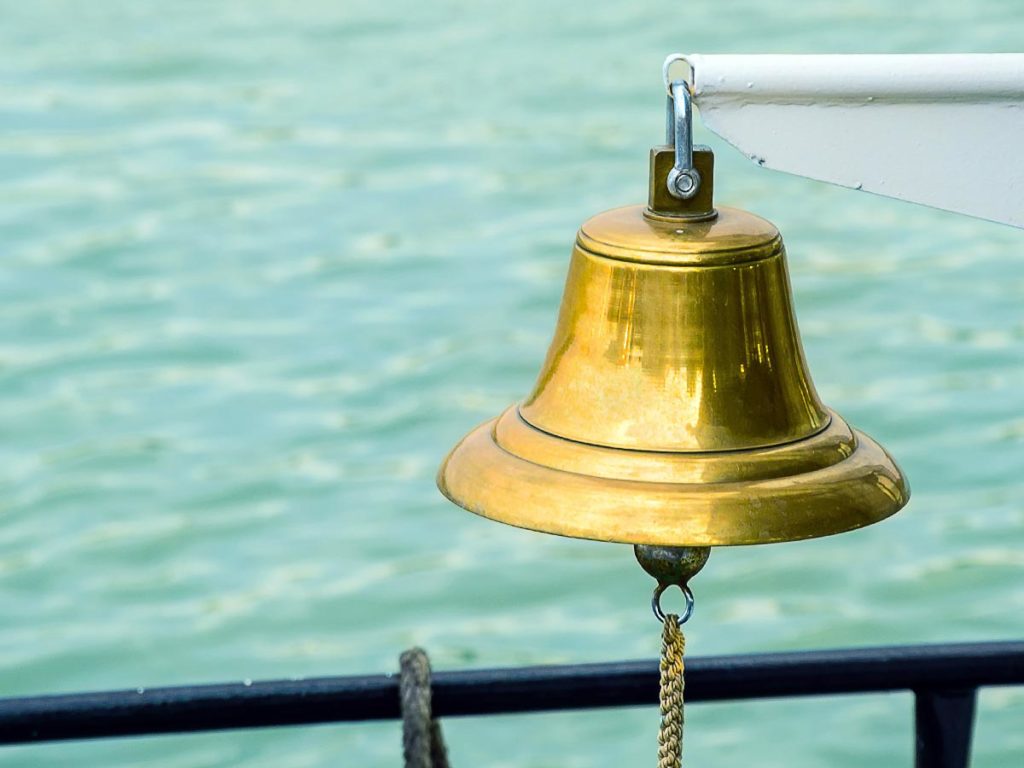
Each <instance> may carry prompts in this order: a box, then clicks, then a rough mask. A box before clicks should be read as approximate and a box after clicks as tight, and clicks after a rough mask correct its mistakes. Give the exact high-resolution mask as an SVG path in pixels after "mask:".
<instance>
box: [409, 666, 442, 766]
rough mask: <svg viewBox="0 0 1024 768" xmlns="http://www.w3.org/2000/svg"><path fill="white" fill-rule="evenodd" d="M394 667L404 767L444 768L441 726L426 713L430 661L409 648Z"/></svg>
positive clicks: (427, 707) (428, 703) (428, 694)
mask: <svg viewBox="0 0 1024 768" xmlns="http://www.w3.org/2000/svg"><path fill="white" fill-rule="evenodd" d="M398 664H399V669H400V673H399V678H398V694H399V699H400V702H401V706H402V754H403V756H404V758H405V768H448V752H447V750H446V749H445V745H444V737H443V736H442V735H441V724H440V723H439V722H437V721H436V720H435V719H434V718H433V716H432V715H431V712H430V660H429V659H428V658H427V654H426V651H424V650H423V649H422V648H410V649H409V650H408V651H405V652H404V653H403V654H402V655H401V657H400V658H399V660H398Z"/></svg>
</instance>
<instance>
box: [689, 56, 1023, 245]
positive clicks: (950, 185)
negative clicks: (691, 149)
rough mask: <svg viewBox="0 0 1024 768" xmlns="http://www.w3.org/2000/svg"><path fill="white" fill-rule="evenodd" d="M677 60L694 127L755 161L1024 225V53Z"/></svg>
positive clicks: (847, 185) (739, 57) (882, 193)
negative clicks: (686, 82) (683, 68)
mask: <svg viewBox="0 0 1024 768" xmlns="http://www.w3.org/2000/svg"><path fill="white" fill-rule="evenodd" d="M685 61H686V62H687V63H688V64H689V66H690V68H691V72H690V85H691V89H692V92H693V98H694V101H695V103H696V105H697V107H698V109H699V110H700V115H701V118H702V120H703V122H704V124H705V125H706V126H707V127H708V128H710V129H711V130H712V131H714V132H715V133H717V134H718V135H719V136H721V137H722V138H723V139H725V140H726V141H728V142H729V143H730V144H732V145H734V146H735V147H736V148H737V149H739V150H740V151H741V152H743V153H744V154H745V155H747V156H748V157H749V158H750V159H751V160H753V161H754V162H756V163H758V164H759V165H763V166H765V167H766V168H774V169H776V170H780V171H786V172H787V173H794V174H797V175H800V176H808V177H810V178H812V179H819V180H821V181H827V182H831V183H833V184H839V185H841V186H844V187H851V188H853V189H863V190H865V191H868V192H874V193H877V194H879V195H886V196H888V197H895V198H899V199H901V200H909V201H911V202H915V203H921V204H923V205H929V206H933V207H935V208H942V209H944V210H948V211H956V212H958V213H965V214H968V215H971V216H977V217H979V218H982V219H989V220H991V221H998V222H1002V223H1005V224H1011V225H1013V226H1016V227H1024V54H955V55H946V54H934V55H821V56H818V55H815V56H785V55H763V56H752V55H744V56H733V55H700V54H693V55H687V56H686V57H685Z"/></svg>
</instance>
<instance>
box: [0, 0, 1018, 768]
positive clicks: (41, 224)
mask: <svg viewBox="0 0 1024 768" xmlns="http://www.w3.org/2000/svg"><path fill="white" fill-rule="evenodd" d="M1022 40H1024V14H1022V11H1021V6H1020V4H1019V3H1018V2H1015V0H977V1H975V2H971V3H964V2H959V1H958V2H954V1H953V0H931V2H927V3H924V2H917V3H915V2H905V3H892V2H887V1H885V0H850V1H849V2H833V3H826V2H805V3H797V2H775V3H765V2H753V1H752V0H734V1H733V2H729V3H723V2H718V3H711V2H688V3H666V2H660V3H659V2H646V1H645V2H628V3H627V2H614V3H612V2H588V3H582V2H574V3H552V2H538V1H537V0H519V2H515V3H495V2H481V3H470V2H458V1H456V0H440V1H439V2H431V3H422V2H419V3H417V2H409V1H408V0H396V1H394V2H387V3H382V2H373V3H371V2H355V1H352V0H346V1H342V2H314V1H313V0H289V1H288V2H274V1H272V0H266V1H264V0H260V1H259V2H242V1H241V0H225V1H224V2H216V3H214V2H162V3H156V2H138V1H136V2H128V1H127V0H104V1H102V2H97V3H90V4H86V3H78V2H71V1H66V2H54V1H52V0H35V1H34V2H7V1H6V0H0V51H2V56H0V253H2V259H0V430H2V434H3V438H2V440H0V695H4V696H13V695H27V694H41V693H57V692H68V691H76V690H85V689H108V688H136V687H142V686H144V687H151V686H160V685H173V684H183V683H190V682H196V683H200V682H214V681H228V680H243V679H267V678H282V677H284V678H287V677H299V676H313V675H330V674H358V673H376V672H387V671H391V670H394V669H395V668H396V666H397V657H398V654H399V653H400V651H401V650H403V649H405V648H407V647H409V646H411V645H413V644H420V645H422V646H424V647H426V648H427V649H428V650H429V652H430V653H431V655H432V659H433V662H434V665H435V667H436V668H438V669H463V668H472V667H483V666H504V665H520V664H544V663H555V662H592V661H608V660H620V659H633V658H652V657H653V656H654V655H655V654H656V653H657V650H658V647H659V626H658V625H657V623H656V622H655V621H654V619H653V618H652V617H651V615H650V613H649V608H648V599H649V594H650V589H651V586H652V583H651V582H650V581H649V579H648V577H647V576H646V575H645V574H643V573H642V572H641V571H640V569H639V568H638V567H637V566H636V564H635V563H634V561H633V556H632V552H631V551H630V549H629V548H628V547H626V546H618V545H611V544H599V543H592V542H584V541H573V540H567V539H561V538H557V537H550V536H542V535H539V534H532V533H528V532H525V531H519V530H516V529H512V528H508V527H505V526H500V525H496V524H493V523H490V522H488V521H485V520H482V519H480V518H477V517H475V516H473V515H469V514H465V513H463V512H461V511H459V510H458V509H456V508H455V507H454V506H452V505H451V504H449V503H448V502H447V501H445V500H444V499H443V498H442V497H441V496H440V495H439V494H438V493H437V491H436V490H435V487H434V474H435V471H436V468H437V465H438V464H439V462H440V460H441V459H442V457H443V456H444V455H445V453H446V452H447V451H448V449H449V448H450V447H451V446H452V445H453V444H454V443H455V441H456V440H457V439H458V438H460V437H461V436H462V435H463V434H464V433H465V432H466V431H468V430H469V429H470V428H471V427H473V426H474V425H475V424H477V423H479V422H481V421H483V420H485V419H487V418H489V417H491V416H492V415H495V414H497V413H498V412H499V411H500V410H501V409H503V408H504V407H505V406H506V405H507V404H508V403H510V402H513V401H515V400H516V399H518V398H520V397H522V396H523V395H524V394H525V393H526V392H527V391H528V389H529V387H530V386H531V384H532V382H533V379H534V376H535V375H536V373H537V371H538V369H539V366H540V363H541V361H542V360H543V357H544V353H545V351H546V349H547V345H548V343H549V341H550V335H551V331H552V329H553V326H554V321H555V315H556V311H557V307H558V302H559V299H560V296H561V290H562V283H563V278H564V274H565V270H566V266H567V261H568V255H569V250H570V247H571V244H572V241H573V236H574V233H575V231H576V228H577V227H578V226H579V224H580V223H581V222H582V221H583V220H584V219H586V218H587V217H588V216H590V215H592V214H594V213H596V212H598V211H601V210H604V209H606V208H610V207H614V206H618V205H623V204H628V203H632V202H639V201H641V200H642V199H643V198H644V195H645V185H646V172H647V170H646V158H647V150H648V148H649V147H650V146H651V145H652V144H655V143H658V142H659V141H660V140H661V134H662V130H663V119H664V115H663V107H664V105H663V95H662V93H663V92H662V90H661V80H660V78H661V72H660V67H661V62H662V59H663V58H664V56H665V55H666V54H668V53H670V52H673V51H677V50H682V51H696V52H702V53H714V52H792V53H799V52H850V53H853V52H963V51H976V52H988V51H991V52H1000V51H1020V50H1021V49H1022V43H1021V41H1022ZM697 138H698V140H699V141H702V142H705V143H709V144H711V145H712V146H713V147H714V148H715V150H716V152H717V155H718V163H719V169H718V173H717V180H716V188H717V193H718V197H719V200H720V202H723V203H725V204H732V205H738V206H741V207H744V208H747V209H750V210H753V211H755V212H757V213H759V214H761V215H763V216H765V217H766V218H769V219H771V220H772V221H774V222H775V223H776V224H777V225H778V226H779V228H780V229H781V230H782V232H783V234H784V236H785V238H786V243H787V246H788V250H789V256H790V267H791V272H792V280H793V284H794V291H795V301H796V310H797V315H798V318H799V322H800V327H801V330H802V335H803V340H804V345H805V348H806V353H807V357H808V360H809V363H810V367H811V371H812V373H813V375H814V379H815V382H816V384H817V387H818V390H819V392H820V393H821V395H822V397H823V399H824V400H825V402H827V403H828V404H829V405H831V406H832V407H834V408H836V409H837V410H838V411H840V412H841V413H843V414H844V415H845V416H846V417H847V418H848V419H849V420H850V422H851V423H853V424H855V425H857V426H858V427H860V428H862V429H863V430H865V431H866V432H868V433H869V434H871V435H873V436H874V437H875V438H877V439H878V440H879V441H881V442H882V443H883V444H884V445H885V446H886V447H887V448H889V449H890V451H891V452H892V453H893V454H894V455H895V456H896V457H897V459H898V460H899V461H900V463H901V465H902V466H903V468H904V469H905V470H906V471H907V473H908V474H909V476H910V479H911V483H912V486H913V490H914V496H913V499H912V501H911V503H910V505H909V507H908V508H907V509H906V510H905V511H904V512H902V513H901V514H899V515H897V516H896V517H894V518H892V519H891V520H889V521H887V522H885V523H883V524H880V525H877V526H873V527H871V528H868V529H865V530H862V531H858V532H855V533H851V534H848V535H843V536H838V537H834V538H828V539H822V540H817V541H810V542H803V543H796V544H786V545H778V546H770V547H760V548H756V547H755V548H749V547H748V548H736V549H723V550H717V551H715V552H714V553H713V555H712V558H711V561H710V563H709V565H708V567H707V568H706V570H705V571H704V572H703V573H702V574H701V576H700V577H699V579H698V580H697V581H696V582H695V589H696V593H697V600H698V606H697V613H696V615H695V618H694V620H693V621H691V622H690V624H689V625H688V630H687V635H688V651H689V653H691V654H694V655H706V654H721V653H744V652H755V651H771V650H796V649H813V648H825V647H840V646H867V645H876V644H887V643H917V642H939V641H968V640H998V639H1013V638H1020V637H1022V636H1024V502H1022V498H1024V472H1022V468H1024V410H1022V404H1024V258H1022V255H1024V253H1022V252H1024V232H1021V231H1016V230H1012V229H1009V228H1007V227H1001V226H998V225H995V224H989V223H985V222H982V221H977V220H973V219H968V218H964V217H960V216H955V215H951V214H944V213H940V212H936V211H933V210H928V209H924V208H919V207H914V206H911V205H908V204H904V203H899V202H895V201H891V200H886V199H882V198H877V197H872V196H869V195H865V194H861V193H856V192H853V191H849V190H843V189H838V188H833V187H829V186H827V185H823V184H819V183H815V182H811V181H807V180H803V179H798V178H793V177H789V176H785V175H782V174H778V173H775V172H771V171H766V170H763V169H759V168H757V167H755V166H754V165H752V164H751V163H749V162H748V161H747V160H746V159H745V158H743V157H742V156H740V155H739V154H738V153H737V152H735V151H734V150H733V149H732V148H730V147H728V146H727V145H725V144H724V143H723V142H721V141H720V140H718V139H717V138H716V137H714V136H712V135H710V134H709V133H707V132H706V131H704V130H703V129H700V128H699V129H698V136H697ZM963 138H964V142H965V144H968V143H969V142H970V141H971V137H970V136H964V137H963ZM1007 151H1019V147H1013V148H1009V147H1008V148H1007ZM1022 723H1024V691H1022V690H1020V689H1016V690H1015V689H999V690H988V691H986V692H985V693H984V694H983V695H982V697H981V701H980V709H979V716H978V726H977V731H976V739H975V756H976V759H975V763H974V765H975V766H977V768H996V767H997V766H999V767H1000V768H1014V767H1015V766H1020V765H1022V764H1024V728H1022V727H1021V725H1022ZM445 728H446V732H447V736H448V739H449V742H450V747H451V752H452V760H453V764H454V765H455V766H470V765H487V766H491V767H492V768H505V767H508V768H512V767H515V768H547V767H548V766H573V767H579V768H584V767H587V766H608V765H644V764H652V765H653V763H654V761H655V753H656V744H655V737H656V730H657V712H656V710H655V709H654V708H653V707H647V708H636V709H625V710H611V711H593V712H577V713H552V714H544V715H526V716H502V717H487V718H475V719H460V720H449V721H447V722H446V723H445ZM911 728H912V699H911V697H910V695H909V694H898V695H883V696H864V697H852V698H820V699H806V700H790V701H765V702H754V703H745V704H715V705H699V706H693V707H690V708H689V709H688V710H687V732H686V756H685V762H686V764H688V765H693V766H728V765H749V764H757V765H778V766H783V765H784V766H787V768H805V767H806V768H810V767H811V766H821V765H829V766H832V767H833V768H847V767H849V768H854V767H855V766H890V765H891V766H908V765H910V764H911V761H912V730H911ZM399 744H400V736H399V726H398V724H397V723H376V724H362V725H339V726H322V727H315V728H288V729H268V730H261V731H253V732H232V733H219V734H206V735H198V736H171V737H159V738H146V739H134V740H123V741H106V742H93V743H69V744H56V745H40V746H29V747H16V748H3V749H0V765H2V766H12V767H13V766H18V767H19V768H20V767H22V766H24V767H37V766H38V767H41V766H76V767H77V766H83V767H89V768H91V767H94V766H95V767H99V766H104V767H105V768H107V767H110V768H113V767H116V766H147V768H148V767H151V768H214V767H215V766H252V767H253V768H257V767H267V768H269V767H271V766H273V768H326V766H337V765H353V766H381V767H382V768H383V767H384V766H396V765H399V764H400V759H401V754H400V746H399Z"/></svg>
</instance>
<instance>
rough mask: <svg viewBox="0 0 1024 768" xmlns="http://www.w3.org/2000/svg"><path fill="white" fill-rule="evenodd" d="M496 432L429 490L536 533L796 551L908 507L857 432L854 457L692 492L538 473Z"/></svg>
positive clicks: (897, 476) (876, 452) (881, 453)
mask: <svg viewBox="0 0 1024 768" xmlns="http://www.w3.org/2000/svg"><path fill="white" fill-rule="evenodd" d="M497 422H498V418H494V419H491V420H489V421H487V422H485V423H483V424H481V425H480V426H478V427H477V428H476V429H474V430H473V431H472V432H470V433H469V434H468V435H467V436H466V437H465V438H463V440H462V441H460V442H459V443H458V444H457V445H456V446H455V447H454V448H453V449H452V451H451V452H450V453H449V454H448V456H447V457H446V458H445V460H444V462H443V463H442V465H441V467H440V470H439V471H438V475H437V485H438V488H439V489H440V491H441V493H443V494H444V495H445V496H446V497H447V498H448V499H450V500H451V501H452V502H454V503H455V504H457V505H459V506H460V507H462V508H464V509H466V510H468V511H470V512H473V513H475V514H477V515H480V516H481V517H485V518H488V519H491V520H495V521H497V522H502V523H506V524H508V525H512V526H515V527H518V528H525V529H529V530H534V531H539V532H542V533H551V534H555V535H560V536H568V537H572V538H583V539H591V540H595V541H609V542H619V543H624V544H652V545H664V546H736V545H747V544H767V543H774V542H782V541H799V540H803V539H812V538H818V537H822V536H829V535H832V534H836V533H843V532H846V531H851V530H855V529H857V528H862V527H864V526H867V525H870V524H872V523H876V522H879V521H881V520H884V519H885V518H887V517H889V516H891V515H893V514H895V513H896V512H898V511H899V510H900V509H902V508H903V507H904V506H905V505H906V503H907V501H908V500H909V498H910V486H909V484H908V483H907V480H906V477H905V475H904V474H903V472H902V471H901V470H900V468H899V466H898V465H897V464H896V462H895V461H894V460H893V459H892V457H891V456H890V455H889V454H888V453H887V452H886V451H885V449H884V448H882V447H881V446H880V445H879V444H878V443H876V442H875V441H874V440H872V439H871V438H870V437H868V436H867V435H865V434H864V433H862V432H859V431H858V430H856V429H852V430H851V431H852V434H853V435H854V436H855V438H856V445H855V448H854V450H853V452H852V453H851V454H849V455H848V456H847V457H845V458H843V459H842V460H840V461H838V462H837V463H835V464H832V465H830V466H827V467H824V468H818V469H813V470H811V471H807V472H802V473H797V474H792V475H787V476H781V477H774V478H769V479H755V480H741V481H738V482H726V483H721V482H718V483H716V482H712V483H706V484H699V483H672V482H648V481H637V480H622V479H609V478H601V477H595V476H591V475H585V474H581V473H578V472H567V471H564V470H560V469H554V468H552V467H549V466H544V465H542V464H538V463H535V462H532V461H528V460H526V459H524V458H521V457H519V456H516V455H514V454H512V453H510V452H508V451H507V450H505V449H504V448H502V446H501V445H499V444H498V442H497V439H496V432H495V427H496V424H497ZM811 439H813V438H811ZM605 450H606V449H605ZM757 452H758V451H756V450H754V451H739V452H729V453H730V454H733V455H734V458H735V454H737V453H739V454H742V453H751V454H754V453H757Z"/></svg>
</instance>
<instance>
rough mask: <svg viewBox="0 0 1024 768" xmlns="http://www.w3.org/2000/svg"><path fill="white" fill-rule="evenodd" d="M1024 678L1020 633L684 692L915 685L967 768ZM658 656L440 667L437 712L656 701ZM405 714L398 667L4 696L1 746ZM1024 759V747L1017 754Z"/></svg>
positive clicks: (739, 675)
mask: <svg viewBox="0 0 1024 768" xmlns="http://www.w3.org/2000/svg"><path fill="white" fill-rule="evenodd" d="M994 685H1024V641H1022V642H1005V643H977V644H957V645H919V646H897V647H890V648H863V649H849V650H834V651H812V652H799V653H770V654H751V655H742V656H710V657H696V658H693V659H690V660H688V661H687V668H686V698H687V703H690V704H693V703H697V702H702V701H737V700H742V699H761V698H774V697H791V696H821V695H831V694H865V693H883V692H892V691H912V692H913V693H914V695H915V712H916V736H917V742H916V744H917V746H916V755H917V761H916V765H917V766H918V768H966V766H967V765H968V762H969V758H970V744H971V733H972V729H973V723H974V708H975V698H976V694H977V690H978V689H979V688H981V687H985V686H994ZM657 700H658V665H657V662H654V661H633V662H620V663H611V664H581V665H566V666H545V667H522V668H515V669H483V670H470V671H460V672H437V673H435V674H434V681H433V702H434V707H433V708H434V714H435V716H437V717H455V716H465V715H488V714H497V713H512V712H538V711H545V710H569V709H588V708H596V707H624V706H635V705H649V704H655V703H656V702H657ZM398 717H400V711H399V701H398V678H397V676H396V675H368V676H359V677H323V678H315V679H304V680H275V681H268V682H255V683H231V684H221V685H199V686H182V687H175V688H152V689H141V688H140V689H137V690H129V691H109V692H100V693H76V694H69V695H62V696H33V697H23V698H8V699H0V744H22V743H28V742H43V741H59V740H65V739H97V738H110V737H119V736H145V735H154V734H167V733H191V732H197V731H214V730H224V729H232V728H264V727H267V726H283V725H309V724H315V723H340V722H357V721H364V720H387V719H396V718H398ZM1022 759H1024V756H1022Z"/></svg>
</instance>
